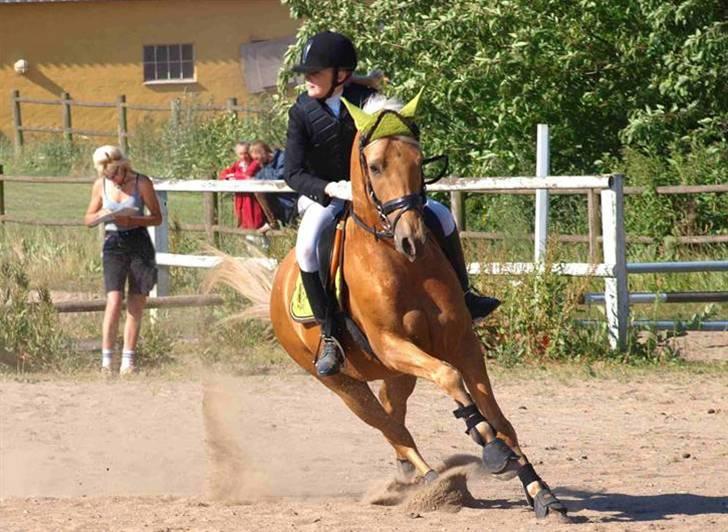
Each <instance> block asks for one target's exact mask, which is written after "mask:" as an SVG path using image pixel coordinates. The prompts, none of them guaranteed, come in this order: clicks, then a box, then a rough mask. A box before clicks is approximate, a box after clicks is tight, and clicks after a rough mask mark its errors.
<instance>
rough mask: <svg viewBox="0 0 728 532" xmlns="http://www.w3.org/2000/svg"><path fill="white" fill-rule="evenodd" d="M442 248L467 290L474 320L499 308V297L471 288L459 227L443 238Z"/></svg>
mask: <svg viewBox="0 0 728 532" xmlns="http://www.w3.org/2000/svg"><path fill="white" fill-rule="evenodd" d="M442 250H443V251H444V252H445V256H446V257H447V259H448V260H449V261H450V264H452V267H453V269H454V270H455V273H456V274H457V276H458V280H459V281H460V286H461V287H462V289H463V292H465V304H466V305H467V307H468V310H469V311H470V315H471V316H472V318H473V320H479V319H483V318H485V317H486V316H488V314H490V313H491V312H493V311H494V310H495V309H497V308H498V307H499V306H500V304H501V302H500V301H499V300H498V299H496V298H494V297H488V296H482V295H480V294H479V293H478V292H476V291H475V289H474V288H471V286H470V282H469V280H468V271H467V269H466V268H467V267H466V266H465V256H464V255H463V246H462V244H461V243H460V235H458V232H457V229H456V230H455V231H453V232H452V234H451V235H450V236H446V237H445V238H444V239H443V240H442Z"/></svg>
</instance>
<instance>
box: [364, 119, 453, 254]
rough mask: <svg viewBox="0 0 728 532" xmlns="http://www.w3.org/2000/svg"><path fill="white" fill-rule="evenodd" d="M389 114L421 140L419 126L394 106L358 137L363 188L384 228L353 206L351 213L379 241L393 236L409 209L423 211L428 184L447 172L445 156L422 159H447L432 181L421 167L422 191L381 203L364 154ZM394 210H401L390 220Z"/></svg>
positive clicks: (423, 163) (429, 160) (426, 160)
mask: <svg viewBox="0 0 728 532" xmlns="http://www.w3.org/2000/svg"><path fill="white" fill-rule="evenodd" d="M389 113H392V114H395V115H396V116H397V118H398V119H399V120H401V121H402V122H403V123H404V124H405V125H406V126H407V127H408V128H409V130H410V131H412V133H413V134H414V135H413V136H414V138H415V140H417V141H419V139H420V131H419V128H418V127H417V124H415V123H414V122H413V121H412V120H410V119H408V118H406V117H404V116H402V115H400V114H399V113H397V111H393V110H391V109H384V110H383V111H381V112H380V113H379V115H378V116H377V119H376V121H375V122H374V125H373V126H372V127H371V128H370V129H369V131H368V132H367V133H366V135H362V136H361V137H360V139H359V167H360V169H361V172H362V175H363V176H364V187H365V189H366V192H367V195H368V196H369V199H370V200H371V202H372V203H373V204H374V207H375V209H376V210H377V214H378V216H379V223H380V224H381V226H382V228H383V229H382V230H379V229H377V228H376V227H372V226H370V225H368V224H367V223H366V222H365V221H364V220H362V219H361V218H360V217H359V216H357V214H356V212H354V209H351V216H352V218H353V219H354V222H355V223H356V224H357V225H358V226H359V227H361V228H362V229H364V230H365V231H367V232H368V233H369V234H371V235H374V238H375V239H377V240H379V239H392V238H394V232H395V229H396V228H397V223H399V220H400V219H401V218H402V216H403V215H404V213H406V212H407V211H412V210H414V211H417V212H419V213H420V214H423V211H424V207H425V202H426V201H427V199H426V197H425V190H426V186H427V184H431V183H434V182H436V181H438V180H439V179H441V178H442V176H443V175H445V172H446V171H447V156H446V155H438V156H436V157H429V158H427V159H424V160H423V161H422V166H424V165H426V164H428V163H430V162H433V161H435V160H442V159H444V160H445V166H444V168H443V170H442V171H441V172H440V174H439V175H438V176H436V177H435V178H434V179H431V180H429V181H425V175H424V172H423V171H422V168H420V183H421V184H420V191H419V192H414V193H412V194H407V195H405V196H401V197H399V198H395V199H393V200H389V201H385V202H384V203H382V201H380V199H379V198H378V197H377V194H376V193H375V192H374V188H373V187H372V182H371V178H370V176H369V168H368V166H367V162H366V157H365V156H364V148H366V146H367V145H368V144H369V143H370V139H371V136H372V134H373V133H374V131H376V129H377V126H379V124H380V123H381V121H382V118H384V116H386V115H387V114H389ZM395 211H399V212H398V213H397V215H396V216H395V218H394V221H390V219H389V216H388V215H389V214H392V213H393V212H395Z"/></svg>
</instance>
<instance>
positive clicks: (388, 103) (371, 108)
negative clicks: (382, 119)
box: [364, 94, 404, 115]
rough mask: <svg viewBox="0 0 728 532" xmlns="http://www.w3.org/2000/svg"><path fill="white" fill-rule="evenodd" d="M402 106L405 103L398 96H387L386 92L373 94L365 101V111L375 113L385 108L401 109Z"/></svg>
mask: <svg viewBox="0 0 728 532" xmlns="http://www.w3.org/2000/svg"><path fill="white" fill-rule="evenodd" d="M402 107H404V104H403V103H402V102H401V101H400V100H399V99H397V98H387V97H386V96H385V95H384V94H373V95H371V96H370V97H369V98H368V99H367V101H366V102H365V103H364V112H365V113H367V114H370V115H373V114H374V113H376V112H377V111H381V110H383V109H390V110H392V111H399V110H400V109H402Z"/></svg>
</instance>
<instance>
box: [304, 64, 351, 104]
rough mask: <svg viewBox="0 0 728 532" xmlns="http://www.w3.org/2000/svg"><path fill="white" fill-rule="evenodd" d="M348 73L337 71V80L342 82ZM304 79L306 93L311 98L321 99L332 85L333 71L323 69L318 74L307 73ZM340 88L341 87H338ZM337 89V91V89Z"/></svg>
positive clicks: (331, 69)
mask: <svg viewBox="0 0 728 532" xmlns="http://www.w3.org/2000/svg"><path fill="white" fill-rule="evenodd" d="M347 75H348V72H346V71H344V70H339V75H338V80H337V81H339V82H342V81H344V80H345V79H346V76H347ZM305 79H306V91H307V92H308V95H309V96H310V97H311V98H316V99H319V98H323V97H324V96H326V95H327V94H328V93H329V90H331V85H333V83H334V69H333V68H324V69H323V70H319V71H318V72H309V73H308V74H306V75H305ZM339 87H341V85H339ZM339 87H337V89H338V88H339Z"/></svg>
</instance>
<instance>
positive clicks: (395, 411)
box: [379, 375, 417, 482]
mask: <svg viewBox="0 0 728 532" xmlns="http://www.w3.org/2000/svg"><path fill="white" fill-rule="evenodd" d="M416 383H417V377H413V376H412V375H398V376H396V377H392V378H389V379H384V381H383V382H382V386H381V387H380V388H379V402H381V403H382V406H383V407H384V410H385V411H386V412H387V414H389V415H390V416H391V417H393V418H394V419H395V420H397V421H398V422H399V423H401V424H402V425H404V420H405V416H406V415H407V399H409V396H410V395H412V391H413V390H414V389H415V384H416ZM396 458H397V471H398V473H399V474H400V476H401V477H402V478H401V480H402V481H405V482H407V481H411V480H412V478H413V477H414V475H415V468H414V465H412V463H411V462H410V461H409V460H408V459H407V457H406V456H403V455H400V454H399V453H396Z"/></svg>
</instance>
